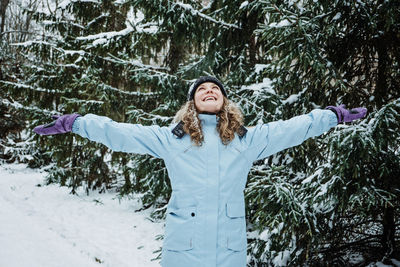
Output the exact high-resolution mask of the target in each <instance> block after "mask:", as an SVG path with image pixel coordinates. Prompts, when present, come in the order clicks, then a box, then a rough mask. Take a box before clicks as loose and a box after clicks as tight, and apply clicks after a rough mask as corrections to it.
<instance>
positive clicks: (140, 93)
mask: <svg viewBox="0 0 400 267" xmlns="http://www.w3.org/2000/svg"><path fill="white" fill-rule="evenodd" d="M99 88H100V89H102V90H104V91H106V90H110V91H115V92H117V93H120V94H124V95H130V96H157V95H160V93H159V92H131V91H123V90H121V89H118V88H115V87H113V86H111V85H108V84H101V85H99Z"/></svg>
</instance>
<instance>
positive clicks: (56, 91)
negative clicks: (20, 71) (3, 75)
mask: <svg viewBox="0 0 400 267" xmlns="http://www.w3.org/2000/svg"><path fill="white" fill-rule="evenodd" d="M0 82H1V83H3V84H7V85H12V86H15V87H17V88H24V89H29V90H32V91H37V92H46V93H54V94H61V93H63V92H62V91H59V90H56V89H45V88H41V87H33V86H30V85H26V84H22V83H14V82H7V81H0Z"/></svg>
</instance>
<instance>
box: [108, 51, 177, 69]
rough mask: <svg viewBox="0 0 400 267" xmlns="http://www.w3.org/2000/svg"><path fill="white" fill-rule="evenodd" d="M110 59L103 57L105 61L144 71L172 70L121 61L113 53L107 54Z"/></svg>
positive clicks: (136, 61)
mask: <svg viewBox="0 0 400 267" xmlns="http://www.w3.org/2000/svg"><path fill="white" fill-rule="evenodd" d="M107 55H108V56H109V57H101V58H102V59H104V60H107V61H110V62H113V63H117V64H122V65H131V66H134V67H139V68H141V69H139V70H143V69H146V70H147V69H148V70H160V71H162V70H163V71H169V70H170V69H169V68H168V67H157V66H152V65H146V64H143V63H141V62H140V61H139V60H124V59H121V58H119V57H117V56H114V55H113V54H111V53H108V54H107Z"/></svg>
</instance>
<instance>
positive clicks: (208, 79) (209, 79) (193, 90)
mask: <svg viewBox="0 0 400 267" xmlns="http://www.w3.org/2000/svg"><path fill="white" fill-rule="evenodd" d="M206 82H211V83H215V84H216V85H218V87H219V89H221V92H222V94H223V95H224V96H225V97H228V96H227V94H226V91H225V89H224V86H223V85H222V83H221V82H220V81H219V80H218V79H217V78H215V77H212V76H201V77H200V78H198V79H197V80H196V81H195V82H194V83H193V84H192V85H191V86H190V87H189V91H188V94H187V100H188V101H190V100H193V98H194V94H195V93H196V90H197V87H199V86H200V84H202V83H206Z"/></svg>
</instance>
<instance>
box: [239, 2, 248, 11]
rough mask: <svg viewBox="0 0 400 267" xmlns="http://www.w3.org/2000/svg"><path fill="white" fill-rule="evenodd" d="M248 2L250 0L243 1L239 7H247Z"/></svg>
mask: <svg viewBox="0 0 400 267" xmlns="http://www.w3.org/2000/svg"><path fill="white" fill-rule="evenodd" d="M248 4H249V1H244V2H243V3H241V4H240V7H239V9H242V8H244V7H246V6H247V5H248Z"/></svg>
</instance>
